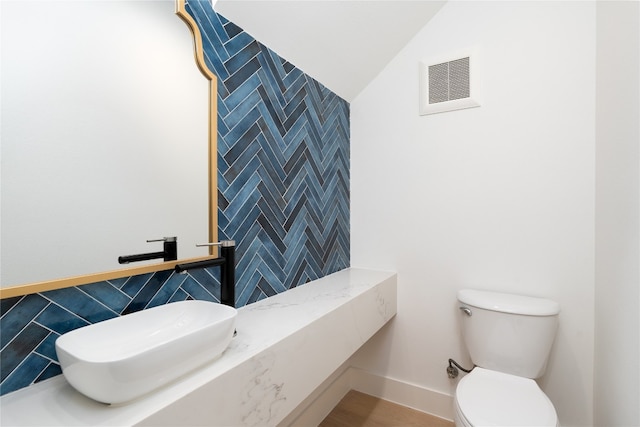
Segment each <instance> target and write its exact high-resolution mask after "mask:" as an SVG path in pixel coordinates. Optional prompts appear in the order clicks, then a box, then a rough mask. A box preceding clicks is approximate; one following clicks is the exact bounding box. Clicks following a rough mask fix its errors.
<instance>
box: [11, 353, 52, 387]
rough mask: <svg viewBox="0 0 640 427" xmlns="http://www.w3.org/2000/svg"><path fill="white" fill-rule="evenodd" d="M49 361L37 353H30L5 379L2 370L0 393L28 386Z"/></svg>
mask: <svg viewBox="0 0 640 427" xmlns="http://www.w3.org/2000/svg"><path fill="white" fill-rule="evenodd" d="M48 365H49V361H48V360H47V359H45V358H44V357H42V356H38V355H37V354H34V353H32V354H30V355H29V356H28V357H27V358H25V359H24V362H23V363H22V364H21V365H20V366H19V367H18V368H17V369H16V370H14V371H13V372H11V374H10V375H8V376H7V377H6V379H5V377H4V372H3V379H2V384H0V393H1V394H5V393H10V392H12V391H15V390H18V389H20V388H23V387H28V386H30V385H31V384H32V383H33V382H34V381H35V380H36V378H38V377H39V376H40V374H41V373H42V372H43V371H44V370H45V369H46V368H47V366H48Z"/></svg>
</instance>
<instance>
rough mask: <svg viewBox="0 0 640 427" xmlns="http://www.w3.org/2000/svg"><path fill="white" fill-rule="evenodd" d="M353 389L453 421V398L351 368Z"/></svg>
mask: <svg viewBox="0 0 640 427" xmlns="http://www.w3.org/2000/svg"><path fill="white" fill-rule="evenodd" d="M349 375H350V377H351V388H352V389H353V390H357V391H360V392H362V393H366V394H369V395H371V396H376V397H379V398H381V399H384V400H388V401H390V402H394V403H397V404H399V405H402V406H406V407H409V408H413V409H416V410H418V411H421V412H426V413H427V414H430V415H435V416H436V417H439V418H444V419H445V420H449V421H453V397H452V396H450V395H448V394H444V393H441V392H438V391H435V390H430V389H428V388H424V387H421V386H418V385H416V384H410V383H406V382H403V381H399V380H394V379H392V378H386V377H382V376H379V375H376V374H372V373H370V372H367V371H363V370H362V369H357V368H350V369H349Z"/></svg>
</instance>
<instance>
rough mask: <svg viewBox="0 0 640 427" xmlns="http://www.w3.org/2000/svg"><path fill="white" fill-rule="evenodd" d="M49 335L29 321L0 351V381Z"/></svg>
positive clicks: (46, 331)
mask: <svg viewBox="0 0 640 427" xmlns="http://www.w3.org/2000/svg"><path fill="white" fill-rule="evenodd" d="M47 335H49V331H48V330H46V329H44V328H43V327H41V326H38V325H36V324H33V323H30V324H29V325H27V326H26V327H25V328H24V329H23V330H22V331H21V332H20V333H19V334H18V335H17V336H16V337H15V338H14V340H13V341H11V342H10V343H9V344H8V345H7V346H6V347H4V348H3V349H2V352H0V373H1V376H2V382H3V383H4V381H5V379H6V378H7V377H8V376H9V375H10V374H11V373H12V372H13V371H14V370H15V369H16V368H18V366H20V364H21V363H23V360H25V359H27V358H28V357H29V355H30V354H32V353H31V352H32V351H33V350H34V349H35V348H36V347H37V346H38V345H40V343H41V342H42V341H43V340H44V339H45V338H46V337H47Z"/></svg>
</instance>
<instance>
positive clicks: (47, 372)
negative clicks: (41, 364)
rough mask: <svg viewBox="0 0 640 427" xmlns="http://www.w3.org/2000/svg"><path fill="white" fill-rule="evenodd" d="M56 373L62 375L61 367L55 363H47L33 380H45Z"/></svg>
mask: <svg viewBox="0 0 640 427" xmlns="http://www.w3.org/2000/svg"><path fill="white" fill-rule="evenodd" d="M57 375H62V368H61V367H60V365H58V364H57V363H49V364H48V365H47V367H46V368H45V369H44V370H43V371H42V373H41V374H40V375H39V376H38V378H36V379H35V380H34V382H39V381H42V380H47V379H49V378H53V377H55V376H57Z"/></svg>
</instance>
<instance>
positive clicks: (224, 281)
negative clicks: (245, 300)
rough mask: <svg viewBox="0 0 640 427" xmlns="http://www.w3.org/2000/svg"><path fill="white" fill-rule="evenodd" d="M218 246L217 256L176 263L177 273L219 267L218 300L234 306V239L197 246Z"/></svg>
mask: <svg viewBox="0 0 640 427" xmlns="http://www.w3.org/2000/svg"><path fill="white" fill-rule="evenodd" d="M213 245H215V246H220V256H219V257H218V258H213V259H207V260H204V261H195V262H190V263H186V264H177V265H176V267H175V270H176V272H177V273H186V272H187V270H192V269H194V268H206V267H220V302H221V303H222V304H225V305H228V306H231V307H234V308H235V306H236V242H235V240H223V241H221V242H220V243H212V244H207V245H197V246H213Z"/></svg>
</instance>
